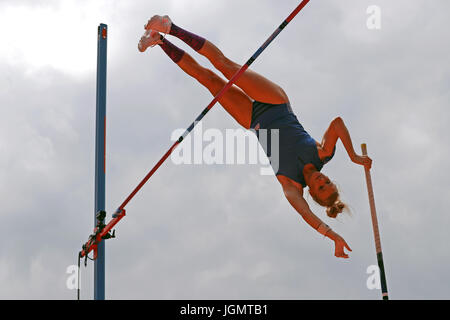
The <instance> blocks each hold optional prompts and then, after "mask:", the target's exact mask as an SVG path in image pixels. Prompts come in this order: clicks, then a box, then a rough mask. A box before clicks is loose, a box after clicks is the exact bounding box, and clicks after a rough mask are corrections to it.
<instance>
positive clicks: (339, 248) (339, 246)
mask: <svg viewBox="0 0 450 320" xmlns="http://www.w3.org/2000/svg"><path fill="white" fill-rule="evenodd" d="M333 240H334V255H335V256H336V257H338V258H344V259H347V258H348V254H346V253H345V252H344V248H346V249H347V250H349V251H352V249H350V247H349V246H348V244H347V242H345V240H344V238H342V237H341V236H340V235H338V234H336V236H335V237H334V239H333Z"/></svg>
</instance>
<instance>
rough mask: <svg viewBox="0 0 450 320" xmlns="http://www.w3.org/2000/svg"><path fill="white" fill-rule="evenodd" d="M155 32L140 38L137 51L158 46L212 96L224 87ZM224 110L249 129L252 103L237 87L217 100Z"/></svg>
mask: <svg viewBox="0 0 450 320" xmlns="http://www.w3.org/2000/svg"><path fill="white" fill-rule="evenodd" d="M159 37H160V36H159V34H158V33H157V32H152V34H151V36H150V35H149V37H145V36H144V37H142V38H141V41H140V42H139V50H140V51H142V52H143V51H145V50H146V49H147V48H148V47H149V46H150V45H156V44H157V45H159V46H160V47H161V48H162V49H163V50H164V52H165V53H166V54H167V55H168V56H169V57H170V58H171V59H172V60H173V61H174V62H175V63H176V64H177V65H178V66H179V67H180V68H181V69H182V70H183V71H184V72H186V73H187V74H188V75H190V76H191V77H193V78H195V79H196V80H197V81H198V82H200V83H201V84H202V85H203V86H205V87H206V88H207V89H208V90H209V91H210V92H211V94H212V95H213V96H216V95H217V93H219V91H220V90H221V89H222V88H223V87H224V86H225V85H226V82H225V80H223V79H222V78H221V77H219V76H218V75H217V74H215V73H214V72H212V71H211V70H209V69H206V68H204V67H202V66H200V65H199V64H198V63H197V62H196V61H195V60H194V59H193V58H192V57H191V56H190V55H189V54H187V53H186V52H184V51H183V50H181V49H180V48H178V47H177V46H175V45H174V44H172V43H171V42H169V41H168V40H167V39H163V40H160V38H159ZM218 102H219V103H220V104H221V105H222V106H223V107H224V108H225V110H226V111H227V112H228V113H229V114H230V115H231V116H232V117H233V118H234V119H235V120H236V121H237V122H238V123H239V124H240V125H242V126H243V127H244V128H246V129H249V128H250V123H251V116H252V107H253V105H252V101H251V100H250V98H249V97H248V96H247V95H246V94H245V93H244V92H243V91H242V90H241V89H239V88H238V87H236V86H232V87H230V88H229V89H228V90H227V91H226V92H225V93H224V94H223V95H222V97H221V98H220V99H219V100H218Z"/></svg>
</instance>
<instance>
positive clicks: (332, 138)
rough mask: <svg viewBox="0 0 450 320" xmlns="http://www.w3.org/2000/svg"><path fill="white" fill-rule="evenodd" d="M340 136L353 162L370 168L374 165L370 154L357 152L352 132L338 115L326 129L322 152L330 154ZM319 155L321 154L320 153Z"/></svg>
mask: <svg viewBox="0 0 450 320" xmlns="http://www.w3.org/2000/svg"><path fill="white" fill-rule="evenodd" d="M338 138H339V139H341V141H342V144H343V145H344V147H345V150H347V153H348V156H349V157H350V160H352V162H354V163H357V164H360V165H363V166H365V167H366V168H368V169H370V167H371V166H372V159H370V158H369V157H368V156H362V155H361V156H360V155H358V154H357V153H356V152H355V149H354V148H353V143H352V139H351V137H350V133H349V132H348V129H347V127H346V126H345V123H344V120H342V118H341V117H337V118H335V119H334V120H333V121H331V123H330V126H329V127H328V129H327V131H325V134H324V136H323V139H322V144H321V147H322V150H321V152H322V153H323V155H325V156H330V155H331V154H332V152H333V149H334V146H335V145H336V142H337V139H338ZM319 156H321V155H320V154H319Z"/></svg>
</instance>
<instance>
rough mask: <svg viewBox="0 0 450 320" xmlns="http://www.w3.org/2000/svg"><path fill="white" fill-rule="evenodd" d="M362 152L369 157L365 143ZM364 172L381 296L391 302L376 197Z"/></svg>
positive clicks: (367, 171) (369, 177)
mask: <svg viewBox="0 0 450 320" xmlns="http://www.w3.org/2000/svg"><path fill="white" fill-rule="evenodd" d="M361 150H362V154H363V155H365V156H367V146H366V144H365V143H363V144H362V145H361ZM364 171H365V173H366V182H367V191H368V193H369V204H370V213H371V215H372V227H373V235H374V239H375V249H376V252H377V261H378V268H379V269H380V282H381V294H382V297H383V300H389V297H388V291H387V283H386V274H385V272H384V262H383V253H382V252H381V240H380V231H379V228H378V219H377V211H376V209H375V197H374V195H373V188H372V178H371V176H370V170H369V169H367V168H364Z"/></svg>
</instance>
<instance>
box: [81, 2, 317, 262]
mask: <svg viewBox="0 0 450 320" xmlns="http://www.w3.org/2000/svg"><path fill="white" fill-rule="evenodd" d="M308 2H309V0H303V1H302V2H301V3H300V4H299V5H298V6H297V8H295V9H294V11H292V13H291V14H290V15H289V16H288V17H287V18H286V20H284V21H283V23H282V24H281V25H280V26H279V27H278V28H277V29H276V30H275V32H274V33H272V35H271V36H270V37H269V38H268V39H267V40H266V42H264V43H263V45H262V46H261V47H260V48H259V49H258V50H257V51H256V52H255V53H254V54H253V56H252V57H251V58H250V59H249V60H248V61H247V62H246V64H244V65H243V66H242V67H241V69H239V70H238V71H237V72H236V73H235V74H234V76H233V77H232V78H231V79H230V80H229V81H228V83H227V84H226V85H225V86H224V87H223V88H222V90H220V91H219V93H217V95H216V96H215V97H214V99H213V100H212V101H211V102H210V103H209V104H208V106H207V107H206V108H205V109H204V110H203V111H202V113H201V114H200V115H199V116H198V117H197V118H196V119H195V121H194V122H193V123H192V124H191V125H190V126H189V128H187V129H186V131H185V132H184V133H183V135H182V136H180V137H179V138H178V140H177V141H176V142H175V143H174V144H173V145H172V146H171V147H170V149H169V150H168V151H167V152H166V153H165V154H164V156H163V157H162V158H161V159H160V160H159V161H158V163H157V164H156V165H155V166H154V167H153V169H151V170H150V172H149V173H148V174H147V175H146V176H145V177H144V179H142V181H141V182H140V183H139V184H138V185H137V187H136V188H135V189H134V190H133V191H132V192H131V193H130V195H129V196H128V197H127V198H126V199H125V201H124V202H122V204H121V205H120V206H119V208H118V209H117V210H116V212H115V213H114V214H113V219H112V220H111V221H110V222H109V223H108V224H107V225H106V226H105V227H104V228H103V229H102V231H101V233H98V234H97V235H96V236H95V237H94V239H91V240H89V241H88V242H87V243H86V245H85V246H84V247H83V251H81V253H80V255H81V256H82V257H83V256H85V255H87V254H88V253H89V252H90V251H91V250H93V249H95V248H96V245H97V244H98V242H99V241H101V240H102V236H105V235H107V234H108V232H109V231H110V230H111V229H112V228H113V227H114V225H116V223H117V222H119V220H120V219H122V218H123V217H124V216H125V206H126V205H127V204H128V202H130V201H131V199H133V197H134V196H135V195H136V193H138V191H139V190H140V189H141V188H142V187H143V186H144V184H145V183H146V182H147V181H148V179H150V177H151V176H152V175H153V174H154V173H155V172H156V170H158V168H159V167H160V166H161V165H162V164H163V163H164V161H165V160H166V159H167V158H168V157H169V156H170V154H171V153H172V152H173V150H174V149H175V148H176V147H177V146H178V145H179V144H180V143H181V142H182V141H183V139H184V138H185V137H186V136H187V135H188V134H189V133H190V132H191V131H192V130H193V129H194V127H195V126H196V124H197V123H198V122H199V121H200V120H202V119H203V117H204V116H205V115H206V114H207V113H208V111H209V110H211V108H212V107H213V106H214V105H215V104H216V102H217V101H219V99H220V98H221V97H222V96H223V94H224V93H225V92H226V91H227V90H228V89H229V88H230V87H231V86H232V85H233V84H234V83H235V82H236V80H237V79H238V78H239V77H240V76H241V75H242V74H243V73H244V72H245V70H247V69H248V67H249V66H250V65H251V64H252V63H253V62H254V61H255V60H256V58H258V56H259V55H260V54H261V53H262V52H263V51H264V50H265V49H266V48H267V47H268V46H269V44H270V43H271V42H272V41H273V40H274V39H275V38H276V37H277V36H278V34H279V33H280V32H281V31H282V30H283V29H284V28H285V27H286V26H287V24H288V23H289V22H291V20H292V19H294V17H295V16H296V15H297V14H298V13H299V12H300V11H301V10H302V9H303V8H304V7H305V6H306V5H307V4H308Z"/></svg>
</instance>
